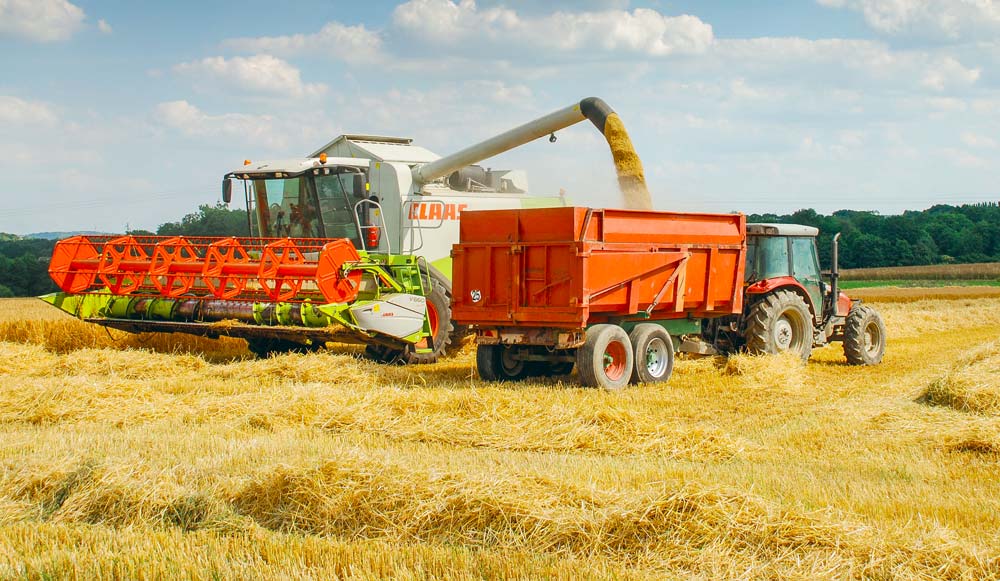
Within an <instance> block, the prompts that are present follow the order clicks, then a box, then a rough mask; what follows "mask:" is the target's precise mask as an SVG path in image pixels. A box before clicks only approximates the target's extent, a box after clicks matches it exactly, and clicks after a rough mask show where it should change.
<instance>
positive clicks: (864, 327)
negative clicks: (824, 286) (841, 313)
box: [844, 306, 885, 365]
mask: <svg viewBox="0 0 1000 581" xmlns="http://www.w3.org/2000/svg"><path fill="white" fill-rule="evenodd" d="M844 355H845V356H846V357H847V362H848V363H850V364H851V365H877V364H879V363H881V362H882V357H883V356H884V355H885V323H883V322H882V317H881V315H879V314H878V311H876V310H875V309H873V308H871V307H866V306H857V307H854V308H853V309H851V312H850V313H848V315H847V321H846V322H845V323H844Z"/></svg>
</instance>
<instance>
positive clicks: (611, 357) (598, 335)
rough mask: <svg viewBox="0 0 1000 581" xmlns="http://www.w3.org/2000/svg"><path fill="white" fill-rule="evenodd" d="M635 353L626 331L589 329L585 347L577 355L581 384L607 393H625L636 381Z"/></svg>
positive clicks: (601, 327) (602, 327) (613, 327)
mask: <svg viewBox="0 0 1000 581" xmlns="http://www.w3.org/2000/svg"><path fill="white" fill-rule="evenodd" d="M633 360H634V353H633V351H632V342H631V341H629V338H628V335H627V334H626V333H625V329H622V328H621V327H619V326H618V325H594V326H593V327H591V328H589V329H587V338H586V341H585V342H584V344H583V346H582V347H580V348H579V349H577V351H576V369H577V371H578V372H579V374H580V383H582V384H583V385H585V386H587V387H600V388H603V389H607V390H617V389H622V388H623V387H625V386H626V385H628V382H629V379H630V378H631V377H632V365H633Z"/></svg>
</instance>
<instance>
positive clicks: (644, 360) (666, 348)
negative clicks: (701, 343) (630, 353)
mask: <svg viewBox="0 0 1000 581" xmlns="http://www.w3.org/2000/svg"><path fill="white" fill-rule="evenodd" d="M628 338H629V341H631V342H632V348H633V349H635V355H634V358H635V365H633V369H632V377H631V379H630V380H629V382H630V383H659V382H663V381H666V380H668V379H670V374H671V373H672V372H673V370H674V342H673V340H671V339H670V334H669V333H667V331H666V329H664V328H663V327H661V326H659V325H654V324H652V323H642V324H639V325H636V326H635V328H634V329H632V333H631V334H629V336H628Z"/></svg>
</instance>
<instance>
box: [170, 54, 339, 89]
mask: <svg viewBox="0 0 1000 581" xmlns="http://www.w3.org/2000/svg"><path fill="white" fill-rule="evenodd" d="M174 71H175V72H177V73H180V74H184V75H191V76H193V77H195V78H200V79H207V80H209V81H212V82H218V83H221V84H223V85H231V86H232V87H235V88H238V89H243V90H247V91H253V92H259V93H270V94H275V95H284V96H292V97H303V96H314V95H320V94H323V93H324V92H326V85H323V84H322V83H303V82H302V75H301V73H300V72H299V69H297V68H295V67H294V66H293V65H291V64H289V63H288V62H286V61H283V60H281V59H279V58H277V57H273V56H271V55H266V54H260V55H254V56H251V57H239V56H237V57H232V58H230V59H226V58H224V57H221V56H216V57H208V58H203V59H201V60H198V61H192V62H188V63H181V64H179V65H176V66H174Z"/></svg>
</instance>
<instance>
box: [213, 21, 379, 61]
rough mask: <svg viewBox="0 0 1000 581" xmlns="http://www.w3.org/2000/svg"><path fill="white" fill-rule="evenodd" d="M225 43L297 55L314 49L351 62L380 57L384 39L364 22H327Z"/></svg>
mask: <svg viewBox="0 0 1000 581" xmlns="http://www.w3.org/2000/svg"><path fill="white" fill-rule="evenodd" d="M223 46H225V47H227V48H230V49H233V50H237V51H242V52H257V53H271V54H278V55H284V56H288V55H296V54H303V53H314V54H316V55H321V56H323V57H332V58H337V59H340V60H343V61H345V62H350V63H364V62H369V61H372V60H375V59H377V58H378V55H379V54H380V51H381V47H382V39H381V38H379V36H378V34H377V33H375V32H373V31H371V30H368V29H367V28H365V26H364V25H363V24H358V25H357V26H347V25H344V24H341V23H339V22H328V23H327V24H326V25H325V26H323V28H321V29H320V31H319V32H316V33H312V34H292V35H287V36H261V37H249V38H233V39H229V40H226V41H224V42H223Z"/></svg>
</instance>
